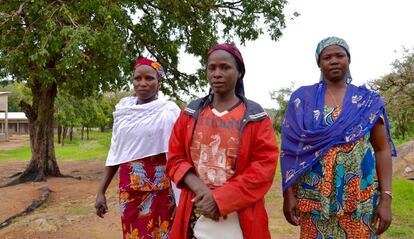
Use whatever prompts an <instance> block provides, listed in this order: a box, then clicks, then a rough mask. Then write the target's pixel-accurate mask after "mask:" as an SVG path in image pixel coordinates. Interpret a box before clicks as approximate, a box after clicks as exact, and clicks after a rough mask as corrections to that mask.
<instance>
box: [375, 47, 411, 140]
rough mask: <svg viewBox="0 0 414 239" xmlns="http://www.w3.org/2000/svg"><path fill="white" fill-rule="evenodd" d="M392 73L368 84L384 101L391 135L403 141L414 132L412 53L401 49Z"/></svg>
mask: <svg viewBox="0 0 414 239" xmlns="http://www.w3.org/2000/svg"><path fill="white" fill-rule="evenodd" d="M392 65H393V69H392V72H391V73H389V74H387V75H385V76H383V77H381V78H378V79H375V80H372V81H370V82H369V85H370V87H371V88H372V89H373V90H375V91H377V92H378V93H379V94H381V96H382V97H383V98H384V100H385V107H386V110H387V112H388V115H389V117H390V118H391V121H392V124H393V126H394V127H393V128H394V130H393V134H394V136H395V137H397V138H402V139H405V137H406V136H407V133H409V132H412V131H413V130H414V104H413V101H414V51H409V50H408V49H403V56H402V58H401V59H397V60H395V61H394V63H393V64H392Z"/></svg>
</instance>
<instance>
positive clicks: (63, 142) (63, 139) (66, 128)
mask: <svg viewBox="0 0 414 239" xmlns="http://www.w3.org/2000/svg"><path fill="white" fill-rule="evenodd" d="M67 133H68V127H66V126H65V127H63V134H62V146H65V138H66V134H67Z"/></svg>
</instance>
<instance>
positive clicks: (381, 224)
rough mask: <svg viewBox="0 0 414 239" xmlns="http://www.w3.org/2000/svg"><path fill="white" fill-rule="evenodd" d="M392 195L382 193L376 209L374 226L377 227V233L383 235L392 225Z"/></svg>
mask: <svg viewBox="0 0 414 239" xmlns="http://www.w3.org/2000/svg"><path fill="white" fill-rule="evenodd" d="M391 220H392V213H391V197H389V196H388V195H381V199H380V202H379V204H378V206H377V208H376V209H375V214H374V218H373V220H372V226H373V227H374V228H377V230H376V232H375V234H377V235H381V234H382V233H383V232H385V231H386V230H387V229H388V227H389V226H390V225H391Z"/></svg>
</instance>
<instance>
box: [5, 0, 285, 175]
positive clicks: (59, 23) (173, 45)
mask: <svg viewBox="0 0 414 239" xmlns="http://www.w3.org/2000/svg"><path fill="white" fill-rule="evenodd" d="M285 4H286V1H285V0H258V1H250V0H236V1H235V0H232V1H222V0H200V1H181V0H156V1H135V0H83V1H68V0H55V1H54V0H36V1H2V4H0V32H1V34H0V78H11V79H12V80H15V81H18V82H25V84H26V86H27V87H28V88H29V89H30V90H31V92H32V97H33V98H32V100H31V102H30V103H29V102H21V104H20V106H21V107H22V109H23V111H24V112H25V113H26V116H27V117H28V118H29V121H30V124H31V131H30V138H31V146H32V160H31V162H30V163H29V167H28V168H27V169H26V170H25V172H24V173H23V174H22V175H21V178H25V180H26V179H29V180H36V181H39V180H45V178H46V177H47V176H48V175H55V176H60V175H61V174H60V172H59V169H58V167H57V164H56V160H55V156H54V146H53V127H52V126H53V111H54V101H55V97H56V95H57V93H58V91H59V92H62V91H64V92H67V93H68V94H70V95H76V96H78V97H88V96H92V95H94V94H96V93H99V94H100V93H102V92H105V91H111V90H115V89H121V88H122V87H124V86H126V85H127V83H128V79H129V77H130V75H131V63H132V62H133V60H134V59H135V58H136V57H137V56H150V57H151V58H154V59H156V60H157V61H158V62H160V63H161V64H162V65H163V66H164V67H165V69H166V74H167V79H166V80H165V81H163V82H162V84H163V88H162V89H163V91H164V93H165V94H166V95H170V96H178V95H179V93H180V92H188V89H190V88H195V89H197V88H200V87H202V86H204V85H205V84H206V80H205V77H204V76H205V74H204V71H203V70H202V69H200V70H199V71H198V72H197V74H194V75H188V74H185V73H182V72H180V71H179V70H178V63H179V59H178V53H179V51H180V49H182V48H184V49H185V51H186V52H188V53H190V54H193V55H195V56H204V55H205V54H206V52H207V50H208V49H209V48H210V47H211V45H212V44H213V43H215V42H216V41H218V39H226V40H232V39H233V38H236V37H237V38H238V39H240V41H241V42H242V43H244V42H245V41H247V40H254V39H257V38H258V36H259V35H260V34H263V33H264V31H266V30H267V32H268V33H269V34H270V36H271V37H272V39H273V40H277V39H278V38H279V37H280V36H281V29H283V28H284V27H285V19H284V14H283V12H282V10H283V7H284V6H285ZM200 61H201V62H204V60H203V59H202V57H200ZM89 106H90V107H92V106H93V105H89ZM90 110H94V109H93V107H92V108H90ZM39 172H41V173H39ZM28 175H29V176H28Z"/></svg>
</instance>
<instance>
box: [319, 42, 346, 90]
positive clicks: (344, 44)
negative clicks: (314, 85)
mask: <svg viewBox="0 0 414 239" xmlns="http://www.w3.org/2000/svg"><path fill="white" fill-rule="evenodd" d="M332 45H337V46H340V47H342V48H344V49H345V51H346V54H347V55H348V58H349V59H351V54H350V52H349V46H348V44H347V43H346V41H345V40H344V39H342V38H339V37H327V38H325V39H323V40H322V41H320V42H319V43H318V46H317V47H316V51H315V58H316V63H317V64H318V66H319V63H320V61H319V60H320V59H319V57H320V56H321V53H322V51H323V50H324V49H325V48H327V47H328V46H332ZM320 80H321V81H322V80H323V75H322V73H321V77H320ZM351 81H352V76H351V71H350V70H349V69H348V72H347V73H346V83H348V84H349V83H351Z"/></svg>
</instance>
